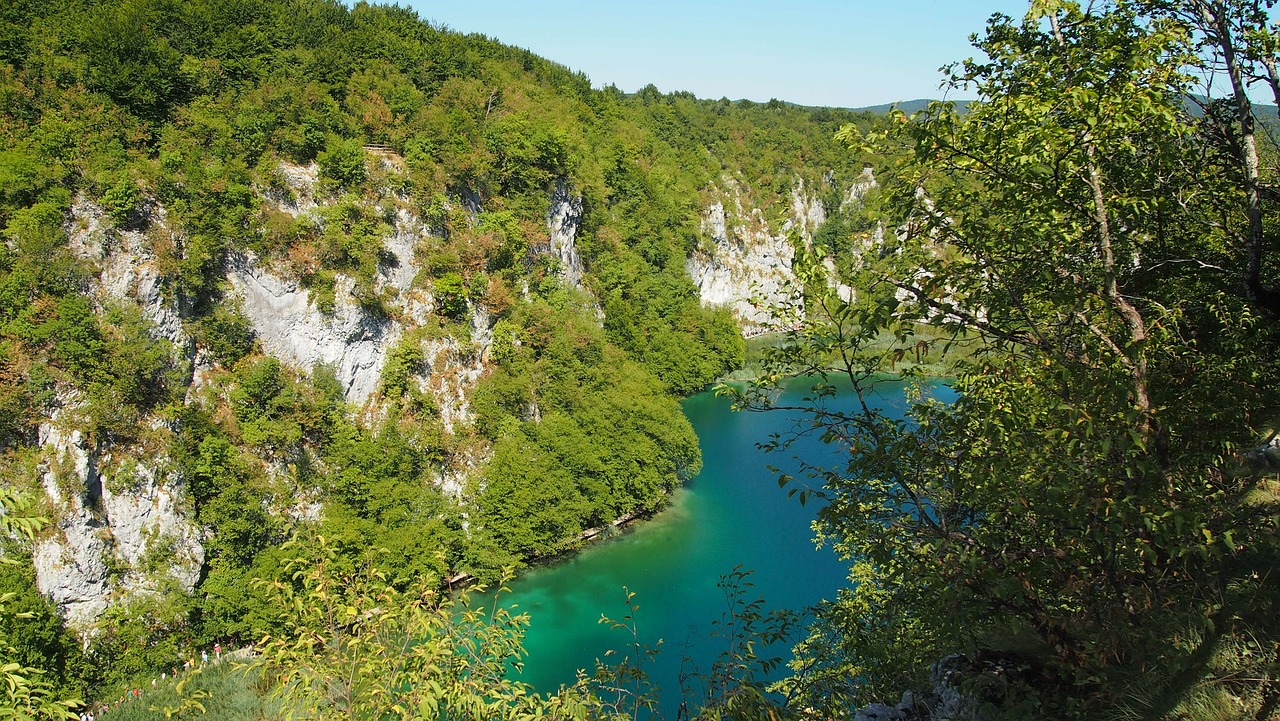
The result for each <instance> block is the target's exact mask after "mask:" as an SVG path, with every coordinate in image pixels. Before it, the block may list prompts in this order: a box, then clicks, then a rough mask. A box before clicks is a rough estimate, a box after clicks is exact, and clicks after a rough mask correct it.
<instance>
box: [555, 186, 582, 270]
mask: <svg viewBox="0 0 1280 721" xmlns="http://www.w3.org/2000/svg"><path fill="white" fill-rule="evenodd" d="M581 224H582V198H581V197H579V196H574V195H570V193H569V188H568V186H567V185H565V182H564V180H557V181H556V187H555V190H553V191H552V193H551V205H550V206H549V207H548V209H547V233H548V234H549V235H550V236H551V257H552V258H553V259H555V260H556V262H557V273H558V275H559V277H560V279H561V280H563V281H564V282H565V283H566V284H567V285H570V286H572V287H574V288H577V289H578V290H582V256H581V255H579V254H578V249H577V247H576V246H575V245H574V239H575V238H576V237H577V235H578V227H579V226H580V225H581Z"/></svg>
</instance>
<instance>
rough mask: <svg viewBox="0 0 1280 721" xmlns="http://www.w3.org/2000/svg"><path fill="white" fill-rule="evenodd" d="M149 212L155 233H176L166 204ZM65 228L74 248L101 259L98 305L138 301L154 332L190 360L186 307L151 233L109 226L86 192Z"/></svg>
mask: <svg viewBox="0 0 1280 721" xmlns="http://www.w3.org/2000/svg"><path fill="white" fill-rule="evenodd" d="M148 216H149V218H150V221H151V223H152V225H153V231H152V232H154V233H157V234H166V233H168V234H170V235H172V234H171V231H169V229H168V228H167V227H166V226H165V213H164V209H163V208H161V207H159V206H156V207H153V208H151V209H150V210H149V213H148ZM67 231H68V240H67V245H68V247H69V248H70V249H71V251H72V253H74V254H75V255H76V256H77V257H80V258H83V259H85V260H92V261H95V262H96V263H97V264H98V267H99V269H100V270H99V273H98V276H97V278H96V279H95V281H94V283H93V284H92V288H91V291H92V295H93V297H94V298H95V300H96V301H97V305H98V308H99V309H102V308H103V307H105V306H106V305H108V304H110V303H113V302H121V301H130V302H134V303H136V304H137V305H138V307H139V308H140V309H141V310H142V316H143V317H144V318H146V319H147V320H148V321H149V322H150V323H151V335H152V337H154V338H156V339H163V340H167V341H169V343H171V344H172V345H173V348H174V351H175V352H176V353H178V354H179V356H181V357H183V358H186V359H188V360H189V359H190V358H191V355H192V353H193V352H194V346H193V344H192V342H191V339H190V338H189V337H188V336H187V333H186V330H185V329H184V328H183V325H182V318H183V311H182V308H181V307H180V305H179V303H178V301H177V299H175V298H173V297H171V293H169V292H168V290H167V288H166V284H165V280H164V278H163V277H161V275H160V272H159V270H158V269H157V268H156V259H155V256H154V255H153V253H152V251H151V243H150V242H149V241H148V240H147V238H146V237H145V236H144V235H143V234H142V233H140V232H138V231H136V230H120V229H113V228H111V227H110V222H109V221H108V220H107V219H106V212H105V211H104V210H103V209H102V207H101V206H99V205H97V204H96V203H93V202H91V201H89V200H87V199H85V198H84V197H83V196H80V197H77V198H76V200H75V202H73V203H72V205H71V219H70V222H69V225H68V228H67Z"/></svg>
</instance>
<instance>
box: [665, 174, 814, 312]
mask: <svg viewBox="0 0 1280 721" xmlns="http://www.w3.org/2000/svg"><path fill="white" fill-rule="evenodd" d="M725 186H726V188H727V190H726V191H723V192H719V193H717V194H718V195H720V199H719V200H717V201H716V202H714V203H712V204H711V205H710V206H709V207H708V208H707V212H706V215H705V216H704V217H703V219H702V236H703V238H704V239H705V241H706V246H704V248H699V249H698V250H695V251H694V253H693V254H692V255H691V256H690V257H689V260H688V261H687V262H686V264H685V267H686V269H687V270H688V272H689V275H690V277H692V278H693V282H694V284H696V285H697V286H698V294H699V295H700V296H701V298H702V303H703V305H724V306H728V307H729V309H730V310H732V311H733V314H734V315H735V316H736V317H737V318H738V321H739V323H741V324H742V326H743V331H744V332H745V333H747V334H751V333H754V332H756V331H757V330H759V329H761V328H764V327H768V326H770V325H773V324H775V323H776V322H777V319H776V318H775V316H774V314H773V313H772V312H771V311H770V306H775V305H784V304H786V303H787V302H789V301H790V299H791V296H792V291H791V286H792V284H793V281H794V279H795V275H794V273H793V272H792V265H791V264H792V261H793V259H794V257H795V249H794V248H793V247H792V241H791V238H790V237H789V236H790V231H791V230H792V229H793V228H795V229H796V231H797V233H798V235H799V238H800V239H801V240H802V241H807V240H808V238H810V237H812V231H813V230H815V229H816V228H817V226H818V225H820V224H821V219H825V215H823V214H822V204H821V203H820V202H818V201H817V199H816V198H813V199H810V198H805V197H803V193H802V189H801V188H797V190H796V191H795V192H793V197H792V206H791V207H792V212H793V217H792V218H790V219H788V220H787V221H786V222H784V223H783V224H782V226H781V227H779V228H778V229H777V230H776V231H773V230H771V229H770V228H769V224H768V222H767V221H766V220H765V219H764V214H763V213H762V212H761V211H760V210H759V209H758V208H751V209H749V210H748V209H744V208H743V204H742V195H741V193H740V192H739V190H738V187H737V184H736V183H735V182H733V181H732V180H731V179H726V181H725ZM726 203H728V207H727V208H726ZM819 216H821V219H819ZM707 246H709V247H707Z"/></svg>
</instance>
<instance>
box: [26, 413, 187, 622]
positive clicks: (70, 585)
mask: <svg viewBox="0 0 1280 721" xmlns="http://www.w3.org/2000/svg"><path fill="white" fill-rule="evenodd" d="M57 415H58V416H63V417H65V416H68V415H70V414H63V413H59V414H57ZM62 421H63V418H59V417H55V418H54V419H51V420H50V421H49V422H47V423H44V424H42V425H41V427H40V444H41V446H42V447H43V448H44V449H45V462H44V463H43V464H42V465H41V468H40V474H41V482H42V484H43V486H44V488H45V492H46V494H47V495H48V498H49V502H50V504H51V505H52V506H53V507H54V509H55V510H56V513H55V514H54V517H55V523H54V528H53V530H52V532H51V533H46V534H45V535H44V536H42V537H41V538H40V539H39V540H38V541H37V543H36V545H35V548H34V550H33V553H32V560H33V563H34V565H35V570H36V585H37V587H38V588H39V589H40V592H41V593H43V594H45V595H46V596H48V597H49V598H50V599H52V600H53V602H54V603H55V604H57V606H58V608H59V610H60V612H61V613H62V614H63V616H64V617H65V618H66V619H67V621H68V623H70V624H71V625H72V626H73V627H81V628H83V627H87V626H88V625H89V624H91V623H92V622H93V621H94V620H95V619H96V618H97V617H98V616H100V615H101V614H102V612H103V611H105V610H106V609H107V607H108V605H109V604H110V603H112V602H113V601H116V600H121V599H127V598H129V597H131V596H134V595H137V594H142V593H149V592H155V591H157V590H158V589H159V588H161V586H162V585H168V584H173V585H175V586H176V587H177V588H178V589H180V590H182V591H183V592H190V591H191V590H192V589H194V588H195V584H196V582H197V580H198V579H199V576H200V569H201V566H202V565H203V563H204V547H203V545H202V544H201V541H200V536H199V531H198V530H197V528H196V527H195V525H194V524H193V523H192V522H191V520H190V519H189V518H188V517H187V514H186V513H185V511H184V504H183V500H184V498H185V493H184V489H183V487H182V483H181V481H180V480H179V479H178V478H177V477H176V476H175V475H172V474H166V473H164V472H163V470H162V469H163V468H164V466H165V464H166V461H165V460H164V459H163V458H156V457H154V456H149V455H148V454H146V453H143V452H141V451H135V452H118V455H119V456H120V459H116V458H113V456H114V455H116V453H107V452H104V451H103V449H102V448H101V447H100V446H99V445H97V444H95V443H91V442H90V441H89V440H88V438H87V437H86V435H85V434H84V433H82V432H81V431H79V430H75V429H69V428H67V427H64V425H63V422H62ZM144 458H145V459H147V461H146V462H145V463H144V462H143V461H141V460H139V459H144Z"/></svg>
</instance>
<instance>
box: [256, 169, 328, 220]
mask: <svg viewBox="0 0 1280 721" xmlns="http://www.w3.org/2000/svg"><path fill="white" fill-rule="evenodd" d="M278 172H279V174H280V175H279V181H280V183H281V185H280V186H277V187H274V188H261V189H260V192H261V193H262V194H263V196H265V197H266V199H267V200H268V201H270V202H271V203H272V204H274V205H275V206H276V207H277V208H279V209H280V210H283V211H284V212H286V213H288V214H289V215H292V216H294V217H295V218H296V217H298V216H300V215H304V214H308V213H311V212H312V211H314V210H315V209H316V207H317V205H316V185H317V183H318V182H319V180H320V166H318V165H316V164H315V163H311V164H310V165H294V164H292V163H284V162H282V163H280V165H279V168H278Z"/></svg>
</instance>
